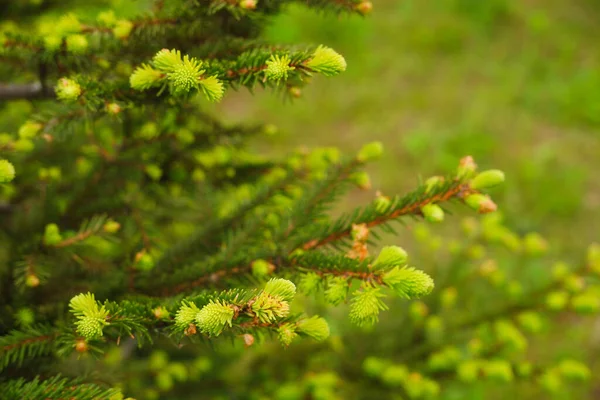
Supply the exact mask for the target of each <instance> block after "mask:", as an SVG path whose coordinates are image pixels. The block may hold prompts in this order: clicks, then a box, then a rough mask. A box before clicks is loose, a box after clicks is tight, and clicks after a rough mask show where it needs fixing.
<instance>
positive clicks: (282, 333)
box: [277, 323, 298, 347]
mask: <svg viewBox="0 0 600 400" xmlns="http://www.w3.org/2000/svg"><path fill="white" fill-rule="evenodd" d="M277 334H278V335H277V336H278V337H279V341H280V342H281V344H282V345H284V346H285V347H287V346H289V345H290V344H291V343H292V341H293V340H294V339H295V338H296V337H297V336H298V334H297V333H296V326H295V325H292V324H287V323H286V324H283V325H281V326H280V327H279V329H277Z"/></svg>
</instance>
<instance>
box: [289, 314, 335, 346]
mask: <svg viewBox="0 0 600 400" xmlns="http://www.w3.org/2000/svg"><path fill="white" fill-rule="evenodd" d="M296 326H297V331H298V332H301V333H303V334H305V335H306V336H310V337H311V338H313V339H315V340H317V341H319V342H321V341H323V340H325V339H327V338H328V337H329V325H327V321H325V319H323V318H321V317H319V316H316V315H315V316H313V317H310V318H307V319H303V320H301V321H299V322H298V323H297V324H296Z"/></svg>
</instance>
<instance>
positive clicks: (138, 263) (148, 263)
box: [134, 250, 155, 271]
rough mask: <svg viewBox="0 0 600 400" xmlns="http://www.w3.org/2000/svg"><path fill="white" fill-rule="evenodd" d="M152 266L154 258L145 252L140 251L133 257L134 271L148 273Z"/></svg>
mask: <svg viewBox="0 0 600 400" xmlns="http://www.w3.org/2000/svg"><path fill="white" fill-rule="evenodd" d="M154 265H155V264H154V258H153V257H152V256H151V255H150V254H148V253H147V252H146V251H145V250H142V251H140V252H138V253H137V254H136V255H135V265H134V267H135V269H137V270H140V271H150V270H151V269H152V268H154Z"/></svg>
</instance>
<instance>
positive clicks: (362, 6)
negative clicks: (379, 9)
mask: <svg viewBox="0 0 600 400" xmlns="http://www.w3.org/2000/svg"><path fill="white" fill-rule="evenodd" d="M354 8H356V11H358V12H359V13H361V14H362V15H367V14H370V13H371V11H373V3H371V2H370V1H361V2H360V3H358V4H357V5H356V6H354Z"/></svg>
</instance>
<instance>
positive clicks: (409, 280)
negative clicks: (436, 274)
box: [382, 267, 434, 299]
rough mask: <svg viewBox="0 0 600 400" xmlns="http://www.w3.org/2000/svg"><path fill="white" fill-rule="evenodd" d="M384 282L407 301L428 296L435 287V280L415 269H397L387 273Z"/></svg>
mask: <svg viewBox="0 0 600 400" xmlns="http://www.w3.org/2000/svg"><path fill="white" fill-rule="evenodd" d="M382 280H383V282H384V283H385V284H386V285H388V286H389V287H391V288H392V289H394V291H395V292H396V293H397V294H398V295H399V296H401V297H405V298H407V299H413V298H419V297H421V296H424V295H427V294H429V293H431V291H432V290H433V287H434V283H433V279H431V277H430V276H429V275H427V274H426V273H425V272H423V271H419V270H416V269H414V268H406V267H405V268H399V267H395V268H394V269H392V270H391V271H389V272H387V273H386V274H385V275H384V276H383V278H382Z"/></svg>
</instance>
